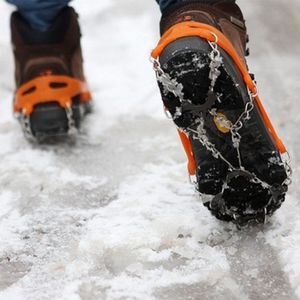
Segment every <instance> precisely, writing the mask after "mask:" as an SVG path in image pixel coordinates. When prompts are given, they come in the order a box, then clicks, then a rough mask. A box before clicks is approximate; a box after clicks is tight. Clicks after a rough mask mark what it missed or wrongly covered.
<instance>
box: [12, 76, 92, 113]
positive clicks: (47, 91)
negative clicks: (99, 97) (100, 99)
mask: <svg viewBox="0 0 300 300" xmlns="http://www.w3.org/2000/svg"><path fill="white" fill-rule="evenodd" d="M76 96H78V97H79V99H80V101H81V102H88V101H90V100H91V94H90V92H89V90H88V88H87V84H86V83H85V82H83V81H80V80H78V79H75V78H71V77H69V76H62V75H48V76H41V77H37V78H35V79H33V80H31V81H29V82H26V83H25V84H23V85H21V86H20V87H19V89H18V90H17V92H16V95H15V100H14V112H15V113H17V112H22V113H23V114H24V115H25V116H27V117H28V116H29V115H30V114H31V113H32V112H33V109H34V106H35V105H37V104H43V103H49V102H57V103H58V104H59V105H60V106H61V107H62V108H69V107H70V106H71V105H72V98H73V97H76Z"/></svg>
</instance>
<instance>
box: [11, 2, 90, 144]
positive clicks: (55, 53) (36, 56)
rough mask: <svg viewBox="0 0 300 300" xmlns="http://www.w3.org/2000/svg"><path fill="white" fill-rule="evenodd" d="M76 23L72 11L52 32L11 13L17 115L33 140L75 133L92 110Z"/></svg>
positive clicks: (63, 13)
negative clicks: (84, 117)
mask: <svg viewBox="0 0 300 300" xmlns="http://www.w3.org/2000/svg"><path fill="white" fill-rule="evenodd" d="M77 19H78V17H77V14H76V12H75V11H74V9H73V8H70V7H67V8H65V9H63V10H62V11H61V13H60V14H59V15H58V16H57V17H56V19H55V20H54V22H53V24H52V26H51V27H50V28H49V30H48V31H46V32H39V31H36V30H34V29H32V28H31V27H30V26H29V24H28V23H27V22H26V21H25V20H24V19H23V18H22V16H21V15H20V14H19V13H18V12H14V13H13V14H12V17H11V34H12V43H13V50H14V56H15V64H16V72H15V79H16V86H17V90H16V94H15V99H14V112H15V114H16V115H17V117H18V119H19V120H20V122H21V124H22V127H23V129H24V132H25V134H26V135H27V136H28V137H29V138H35V139H37V140H44V139H45V138H48V137H58V136H66V135H67V134H70V133H74V131H76V129H77V128H79V126H80V123H81V120H82V117H83V116H84V115H85V114H86V113H87V112H89V111H90V108H91V102H90V100H91V95H90V93H89V91H88V89H87V85H86V81H85V77H84V74H83V67H82V54H81V46H80V36H81V34H80V28H79V24H78V20H77Z"/></svg>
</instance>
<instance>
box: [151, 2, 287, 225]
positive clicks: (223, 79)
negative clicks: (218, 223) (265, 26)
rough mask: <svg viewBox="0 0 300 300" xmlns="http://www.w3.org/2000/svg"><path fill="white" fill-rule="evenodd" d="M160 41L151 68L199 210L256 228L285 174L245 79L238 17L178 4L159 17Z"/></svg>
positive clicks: (213, 7) (280, 197)
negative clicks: (180, 146)
mask: <svg viewBox="0 0 300 300" xmlns="http://www.w3.org/2000/svg"><path fill="white" fill-rule="evenodd" d="M161 34H162V38H161V40H160V42H159V44H158V46H157V48H156V49H155V50H154V51H153V52H152V58H153V63H154V69H155V71H156V75H157V80H158V84H159V88H160V91H161V95H162V100H163V103H164V106H165V109H166V110H167V111H168V113H169V114H170V115H171V116H172V119H173V121H174V123H175V124H176V125H177V127H178V129H179V133H180V137H181V139H182V142H183V145H184V148H185V150H186V153H187V156H188V159H189V164H188V169H189V173H190V175H191V176H193V177H194V178H195V180H196V186H197V190H198V191H199V192H200V194H201V195H202V198H203V201H204V204H205V206H207V207H208V208H209V209H210V210H211V211H212V213H213V214H214V215H215V216H216V217H218V218H219V219H222V220H227V221H234V222H236V223H237V224H239V225H244V224H247V223H249V222H251V221H253V220H254V221H256V222H259V223H260V222H262V221H264V220H265V217H266V216H268V215H272V214H273V212H274V211H275V210H276V209H278V208H279V207H280V206H281V204H282V202H283V201H284V199H285V194H286V192H287V185H288V183H289V181H290V178H289V177H290V173H291V171H290V168H289V166H288V163H284V162H283V160H282V155H283V154H285V153H286V152H287V151H286V148H285V146H284V145H283V143H282V142H281V140H280V139H279V137H278V136H277V134H276V132H275V130H274V128H273V126H272V124H271V122H270V120H269V118H268V116H267V113H266V112H265V110H264V108H263V105H262V103H261V101H260V99H259V97H258V95H257V90H256V85H255V82H254V76H253V75H252V74H249V72H248V68H247V64H246V59H245V56H247V54H248V51H247V47H246V44H247V41H248V37H247V32H246V26H245V21H244V18H243V15H242V13H241V10H240V9H239V7H238V6H237V5H236V4H235V1H228V0H227V1H226V0H223V1H220V0H219V1H210V4H201V3H199V1H197V2H195V1H194V2H192V1H190V2H188V1H185V2H183V3H181V4H180V5H174V6H171V8H170V10H169V11H167V12H165V13H164V15H163V16H162V20H161Z"/></svg>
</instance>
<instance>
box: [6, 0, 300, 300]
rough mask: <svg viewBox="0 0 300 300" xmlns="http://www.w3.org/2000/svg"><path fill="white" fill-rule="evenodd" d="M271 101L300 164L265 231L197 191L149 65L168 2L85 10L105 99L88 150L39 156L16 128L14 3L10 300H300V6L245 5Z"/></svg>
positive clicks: (86, 6)
mask: <svg viewBox="0 0 300 300" xmlns="http://www.w3.org/2000/svg"><path fill="white" fill-rule="evenodd" d="M240 4H241V5H242V7H243V8H244V9H245V14H246V18H247V20H248V27H249V31H250V33H251V50H252V58H251V59H250V66H251V70H253V71H254V72H255V73H256V75H257V79H258V81H259V87H260V91H261V95H262V98H263V99H264V101H265V104H266V106H267V108H268V111H269V112H270V114H271V117H272V118H273V119H274V123H275V124H276V127H277V128H278V130H279V132H280V134H281V136H282V137H283V139H284V141H285V142H286V143H287V145H288V146H289V149H290V152H291V155H292V157H293V161H294V170H295V174H294V185H293V186H292V188H291V190H290V193H289V196H288V197H287V201H286V203H285V204H284V206H283V207H282V209H281V210H280V211H279V212H278V213H276V215H275V216H274V217H273V218H272V220H271V221H270V222H269V223H268V224H267V225H265V226H260V227H257V228H252V229H245V230H242V231H238V230H237V229H236V228H235V227H234V226H231V225H228V224H224V223H222V222H219V221H217V220H215V219H214V218H213V217H212V216H210V214H209V212H208V211H207V210H206V209H205V208H204V207H203V206H202V204H201V203H200V201H199V200H198V198H197V196H196V195H195V194H194V191H193V188H192V187H191V186H190V185H189V183H188V181H187V178H186V166H185V158H184V154H183V151H182V149H181V146H180V144H179V141H178V138H177V135H176V132H175V130H174V128H173V126H172V124H171V123H170V121H168V120H166V119H165V118H164V115H163V113H162V110H161V102H160V97H159V94H158V90H157V87H156V83H155V80H154V74H153V73H152V70H151V65H150V63H149V62H148V57H149V52H150V50H151V49H152V48H153V47H154V45H155V43H156V42H157V39H158V19H159V12H158V9H157V7H156V5H155V3H154V1H151V0H147V1H134V0H122V1H120V0H105V1H104V0H101V1H87V0H78V1H74V5H75V6H76V7H77V9H78V10H79V11H80V12H81V22H82V29H83V32H84V38H83V45H84V54H85V60H86V71H87V76H88V78H89V82H90V85H91V88H92V90H93V94H94V99H95V112H94V114H93V115H91V116H90V117H89V118H88V120H87V122H86V124H85V128H84V133H83V134H82V135H81V136H80V138H79V140H78V143H77V144H76V145H75V146H73V147H72V146H68V145H61V146H55V147H54V146H52V147H50V146H49V147H45V146H44V147H38V146H33V145H30V144H29V143H27V142H26V141H25V139H24V138H23V135H22V133H21V132H20V128H19V126H18V124H17V123H16V121H15V120H14V119H13V118H12V115H11V99H12V93H13V87H14V85H13V62H12V56H11V51H10V45H9V30H8V18H9V13H10V11H11V8H10V7H9V6H8V5H6V4H5V3H4V2H3V1H2V2H0V26H1V35H0V99H1V103H0V105H1V108H0V155H1V156H0V157H1V162H0V299H1V300H4V299H5V300H18V299H26V300H36V299H38V300H42V299H64V300H77V299H84V300H89V299H109V300H117V299H118V300H121V299H122V300H124V299H132V300H133V299H141V300H148V299H149V300H150V299H170V300H176V299H194V300H205V299H210V300H211V299H217V300H222V299H224V300H225V299H226V300H230V299H238V300H242V299H258V300H259V299H272V300H281V299H288V300H289V299H297V297H299V298H300V218H299V216H300V205H299V203H298V197H299V192H300V188H299V178H300V177H299V168H298V167H297V166H298V162H299V159H300V154H299V153H300V142H299V141H300V131H299V122H300V111H299V110H298V105H299V99H298V97H299V95H300V85H299V82H300V75H299V74H300V73H299V69H300V60H299V54H300V43H299V36H300V18H299V11H300V2H299V0H289V1H288V5H286V3H285V1H282V0H263V1H261V0H252V1H248V0H240Z"/></svg>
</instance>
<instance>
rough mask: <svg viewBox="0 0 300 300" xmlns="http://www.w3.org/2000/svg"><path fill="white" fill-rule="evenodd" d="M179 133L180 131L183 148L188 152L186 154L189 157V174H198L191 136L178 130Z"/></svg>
mask: <svg viewBox="0 0 300 300" xmlns="http://www.w3.org/2000/svg"><path fill="white" fill-rule="evenodd" d="M178 133H179V137H180V139H181V142H182V145H183V148H184V150H185V153H186V156H187V159H188V165H187V168H188V171H189V174H190V175H191V176H194V175H195V174H196V162H195V158H194V152H193V149H192V144H191V142H190V139H189V137H188V136H187V135H186V134H185V133H184V132H182V131H180V130H178Z"/></svg>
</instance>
